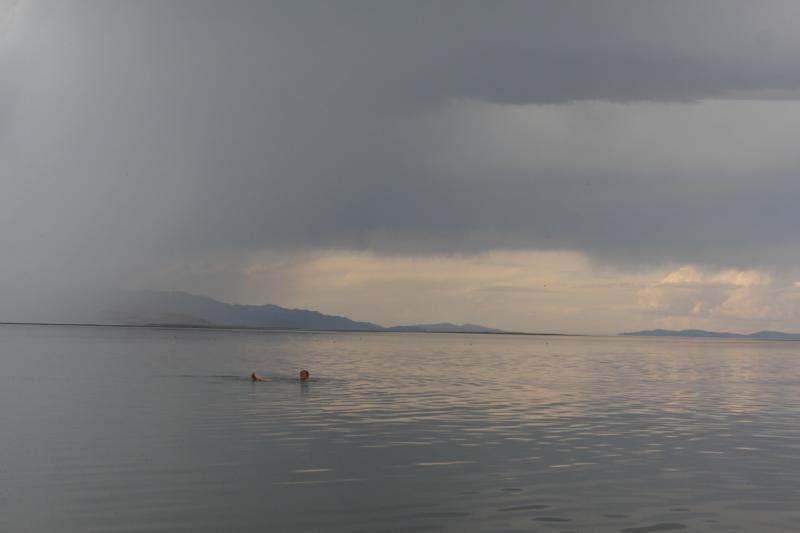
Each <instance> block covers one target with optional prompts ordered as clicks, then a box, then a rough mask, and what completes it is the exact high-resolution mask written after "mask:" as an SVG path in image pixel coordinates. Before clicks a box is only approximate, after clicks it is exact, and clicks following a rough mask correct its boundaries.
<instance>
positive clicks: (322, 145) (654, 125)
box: [0, 0, 800, 333]
mask: <svg viewBox="0 0 800 533" xmlns="http://www.w3.org/2000/svg"><path fill="white" fill-rule="evenodd" d="M0 6H2V7H0V165H1V166H0V187H2V191H1V193H0V254H2V256H0V257H1V258H2V259H1V260H0V295H2V294H3V293H4V292H5V293H6V294H10V293H11V292H12V291H17V292H16V293H19V291H20V290H27V289H34V288H37V289H42V288H46V289H48V290H49V289H51V288H60V287H78V286H80V287H83V286H93V285H97V286H105V287H120V288H132V289H137V288H152V289H177V290H187V291H190V292H195V293H200V294H206V295H209V296H212V297H215V298H218V299H221V300H225V301H230V302H241V303H276V304H279V305H284V306H290V307H295V306H301V307H309V308H314V309H318V310H321V311H323V312H328V313H337V314H344V315H347V316H350V317H351V318H354V319H359V320H372V321H377V322H380V323H383V324H396V323H413V322H439V321H458V322H462V321H470V322H478V323H483V324H486V325H490V326H496V327H501V328H508V329H517V330H524V331H542V330H549V331H565V332H589V333H613V332H617V331H621V330H626V329H635V328H645V327H705V328H711V329H726V330H733V331H752V330H756V329H763V328H775V329H784V330H792V331H800V270H798V268H797V265H800V231H798V228H800V209H798V208H797V204H798V199H800V180H799V179H798V169H800V165H799V163H800V150H798V149H797V139H798V138H800V54H798V53H797V51H798V50H800V32H798V31H797V28H798V26H799V25H800V3H798V2H796V1H793V0H787V1H760V2H752V1H741V2H739V1H734V0H724V1H697V0H691V1H688V0H687V1H672V2H642V1H641V0H632V1H603V2H597V1H591V0H586V1H583V2H572V1H558V2H533V1H529V2H511V1H506V2H484V1H476V2H470V1H439V2H436V1H425V2H414V1H408V0H404V1H396V2H374V1H363V2H352V1H338V0H334V1H324V2H323V1H317V2H303V1H298V0H291V1H287V2H260V1H259V2H256V1H253V2H239V1H225V2H219V1H217V2H203V1H199V0H186V1H181V0H173V1H144V0H141V1H136V2H127V1H117V2H112V1H100V0H98V1H95V2H87V1H79V0H70V1H68V2H62V1H50V2H44V1H27V0H21V1H16V2H14V1H9V0H0ZM16 293H15V294H16ZM9 301H11V300H9V299H8V298H6V302H9ZM8 307H9V304H8V303H6V308H8ZM6 310H7V309H6Z"/></svg>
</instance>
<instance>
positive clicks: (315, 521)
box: [0, 326, 800, 532]
mask: <svg viewBox="0 0 800 533" xmlns="http://www.w3.org/2000/svg"><path fill="white" fill-rule="evenodd" d="M798 348H800V345H798V344H797V343H792V342H752V341H751V342H741V341H721V340H683V339H663V340H659V339H652V340H646V339H645V340H642V339H634V338H590V337H584V338H577V337H563V338H562V337H520V336H498V335H490V336H483V335H450V334H448V335H436V334H346V333H342V334H321V333H262V332H243V331H205V330H198V331H191V330H190V331H183V330H165V329H160V330H159V329H121V328H77V327H72V328H70V327H35V326H25V327H22V326H1V327H0V427H2V428H3V430H2V431H3V433H2V439H0V530H3V531H5V530H8V531H37V532H38V531H75V532H78V531H81V532H83V531H164V532H166V531H287V530H292V531H323V530H324V531H342V532H345V531H363V532H367V531H369V532H373V531H439V530H450V531H573V532H574V531H592V532H595V531H599V532H606V531H608V532H656V531H672V530H676V531H677V530H682V529H687V530H694V531H796V530H797V529H798V528H799V527H800V526H798V521H799V520H800V511H798V510H797V509H800V505H799V504H800V461H798V460H799V459H800V425H798V422H800V387H798V385H800V360H799V359H798V357H797V356H798V351H799V350H798ZM300 368H308V369H310V370H311V372H312V375H313V376H314V381H312V382H309V383H299V382H297V381H296V380H294V379H293V378H292V377H293V376H295V375H296V372H297V371H298V370H299V369H300ZM253 370H255V371H257V372H258V373H259V374H262V375H268V376H272V377H278V378H281V379H277V380H276V381H273V382H266V383H251V382H250V381H249V379H248V378H247V376H249V374H250V372H251V371H253Z"/></svg>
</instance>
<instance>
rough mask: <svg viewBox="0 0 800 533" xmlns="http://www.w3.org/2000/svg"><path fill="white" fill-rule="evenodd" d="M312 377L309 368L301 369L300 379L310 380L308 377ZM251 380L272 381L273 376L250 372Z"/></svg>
mask: <svg viewBox="0 0 800 533" xmlns="http://www.w3.org/2000/svg"><path fill="white" fill-rule="evenodd" d="M310 377H311V373H310V372H309V371H308V370H301V371H300V375H299V377H298V379H299V380H300V381H308V378H310ZM250 381H254V382H255V381H272V378H264V377H261V376H259V375H258V374H256V373H255V372H251V373H250Z"/></svg>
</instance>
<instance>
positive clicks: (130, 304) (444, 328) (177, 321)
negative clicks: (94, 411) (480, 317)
mask: <svg viewBox="0 0 800 533" xmlns="http://www.w3.org/2000/svg"><path fill="white" fill-rule="evenodd" d="M93 321H97V322H101V323H115V324H126V325H173V326H193V327H212V326H226V327H251V328H275V329H304V330H333V331H397V332H447V333H500V332H501V330H499V329H493V328H487V327H485V326H480V325H476V324H462V325H457V324H450V323H440V324H414V325H409V326H394V327H384V326H381V325H378V324H374V323H372V322H358V321H355V320H351V319H349V318H347V317H343V316H335V315H325V314H323V313H320V312H318V311H311V310H307V309H287V308H285V307H280V306H277V305H272V304H266V305H238V304H228V303H223V302H220V301H217V300H214V299H212V298H209V297H207V296H199V295H196V294H189V293H185V292H174V291H170V292H164V291H115V292H114V295H113V296H112V297H109V298H106V300H105V302H104V308H103V310H102V312H100V313H98V314H97V315H96V317H94V318H93Z"/></svg>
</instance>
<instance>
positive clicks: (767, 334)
mask: <svg viewBox="0 0 800 533" xmlns="http://www.w3.org/2000/svg"><path fill="white" fill-rule="evenodd" d="M621 335H632V336H637V337H711V338H718V339H755V340H781V341H794V340H800V333H784V332H782V331H757V332H755V333H726V332H719V331H705V330H702V329H682V330H680V331H675V330H671V329H648V330H644V331H632V332H629V333H621Z"/></svg>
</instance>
